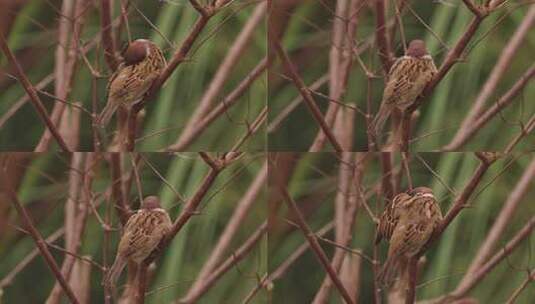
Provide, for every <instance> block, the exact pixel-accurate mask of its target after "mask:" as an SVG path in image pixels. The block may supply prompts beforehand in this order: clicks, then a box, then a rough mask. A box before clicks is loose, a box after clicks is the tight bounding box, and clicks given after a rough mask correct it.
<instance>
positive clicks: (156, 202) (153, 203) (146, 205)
mask: <svg viewBox="0 0 535 304" xmlns="http://www.w3.org/2000/svg"><path fill="white" fill-rule="evenodd" d="M141 208H143V209H147V210H153V209H158V208H161V207H160V199H159V198H158V197H157V196H147V197H145V199H144V200H143V204H142V205H141Z"/></svg>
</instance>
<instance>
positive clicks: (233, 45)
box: [0, 0, 266, 151]
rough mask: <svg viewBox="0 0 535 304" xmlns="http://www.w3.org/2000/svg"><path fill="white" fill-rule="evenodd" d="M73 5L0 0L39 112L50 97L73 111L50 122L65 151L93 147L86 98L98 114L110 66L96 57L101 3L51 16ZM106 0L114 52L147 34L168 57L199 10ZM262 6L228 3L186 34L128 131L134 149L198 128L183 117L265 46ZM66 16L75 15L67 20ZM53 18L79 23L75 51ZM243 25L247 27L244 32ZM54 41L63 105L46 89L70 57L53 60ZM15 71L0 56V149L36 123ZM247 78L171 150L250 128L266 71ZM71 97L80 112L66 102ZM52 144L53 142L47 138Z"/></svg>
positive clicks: (206, 105) (201, 146) (167, 142)
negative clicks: (65, 141) (68, 140)
mask: <svg viewBox="0 0 535 304" xmlns="http://www.w3.org/2000/svg"><path fill="white" fill-rule="evenodd" d="M200 2H201V3H202V4H205V2H206V3H207V2H208V1H200ZM69 3H71V4H70V7H71V9H70V10H69V9H68V7H69ZM73 3H74V2H71V1H59V0H53V1H41V0H7V1H0V20H1V21H0V22H1V26H0V32H1V34H2V35H4V37H5V38H6V40H7V42H8V45H9V47H10V49H11V50H12V52H13V53H14V54H15V56H16V58H17V61H18V62H19V64H20V65H21V66H22V68H23V70H24V72H25V73H26V75H27V76H28V78H29V79H30V81H31V82H32V84H34V85H35V86H37V88H38V89H40V90H41V91H42V92H41V93H40V94H39V95H40V98H41V99H42V101H43V103H44V105H45V107H46V108H47V110H48V112H49V113H52V112H53V108H54V106H56V107H57V105H58V104H61V105H64V102H68V103H69V105H68V106H67V111H65V112H70V111H72V112H74V115H69V114H64V116H65V117H64V118H62V119H63V120H65V122H64V123H63V126H62V127H60V128H59V129H60V131H61V132H62V134H63V135H64V136H65V137H74V138H75V139H76V140H75V141H74V142H75V144H76V146H78V148H76V149H75V150H74V151H92V150H93V139H92V137H93V135H92V128H91V115H90V114H91V112H92V109H93V104H94V103H95V105H96V107H97V111H96V112H97V113H99V112H100V110H101V109H102V108H103V107H104V105H105V103H106V85H107V81H108V78H109V77H110V76H111V74H112V71H111V70H110V68H109V67H108V66H107V65H106V61H105V60H104V50H103V45H102V43H101V33H102V27H101V20H100V18H101V12H102V10H101V9H100V5H101V1H84V2H83V3H82V2H80V3H79V5H80V6H81V7H79V8H78V11H77V12H78V14H74V15H73V16H74V18H70V17H69V16H66V17H65V18H60V16H63V15H65V12H71V13H72V12H73V10H74V8H72V6H73V5H74V4H73ZM110 3H111V4H112V10H111V11H112V16H111V19H112V33H113V34H114V36H113V37H114V38H115V40H116V45H117V49H118V51H120V50H122V48H123V47H124V46H126V43H127V42H128V41H129V35H130V39H132V40H134V39H137V38H145V39H150V40H152V41H154V42H155V43H156V44H157V45H158V46H159V47H160V48H162V50H163V52H164V55H165V57H166V58H167V61H168V62H169V61H170V60H171V57H172V56H173V54H174V53H175V51H177V50H178V49H179V48H180V46H181V45H182V44H183V42H184V40H186V38H187V37H188V35H189V34H190V32H191V31H192V29H193V28H194V25H195V24H196V22H197V21H198V19H199V13H198V12H197V11H196V10H195V9H193V7H192V6H191V5H190V3H189V2H188V1H173V0H170V1H110ZM121 4H124V5H125V6H124V9H125V12H126V14H125V15H124V16H126V18H121V16H122V14H121ZM66 6H67V8H66ZM265 10H266V3H265V2H264V1H230V3H228V4H227V5H225V6H224V7H223V8H221V9H219V10H218V12H217V14H215V15H214V16H213V17H211V18H210V20H209V21H208V23H207V24H206V25H205V26H204V27H203V28H202V31H201V32H200V35H199V36H198V37H197V38H196V39H195V40H194V44H193V46H192V48H191V50H190V52H189V53H188V54H187V56H186V58H185V61H184V62H183V63H182V64H181V65H180V66H178V68H177V69H176V70H175V71H174V73H173V74H172V76H171V77H170V78H169V79H168V80H167V82H166V83H165V85H164V86H163V88H162V89H161V90H160V91H159V93H158V94H157V96H156V97H155V99H154V100H150V102H148V103H147V105H146V107H145V110H146V113H145V116H144V117H143V124H142V127H141V130H140V131H139V134H138V136H137V141H136V149H137V150H143V151H157V150H162V149H164V148H166V147H168V146H171V145H172V144H173V143H176V142H178V139H179V136H181V135H182V136H183V133H184V130H185V129H186V127H188V128H190V129H191V128H193V127H199V126H198V125H199V123H198V122H196V123H194V121H193V119H192V117H194V118H195V120H198V119H199V118H205V117H206V116H208V114H209V113H211V111H212V110H214V109H215V108H217V106H221V104H222V102H223V100H224V99H225V98H228V95H229V94H230V93H231V92H232V91H233V90H235V88H236V87H237V86H238V84H240V83H241V82H242V81H243V79H244V78H245V77H246V76H247V75H249V74H250V73H251V70H252V69H253V68H254V67H256V66H257V65H259V64H260V63H261V60H262V59H263V58H264V57H265V53H266V51H265V49H266V39H265V32H266V29H265V24H264V23H265V18H264V15H263V14H264V13H265ZM73 20H76V21H77V22H76V24H74V23H73V22H72V21H73ZM125 20H127V22H125ZM61 23H66V34H67V35H69V34H72V33H73V31H74V29H75V28H78V29H79V31H80V34H79V39H78V40H76V42H77V44H78V45H79V47H80V48H81V49H82V50H83V52H76V51H75V48H74V47H73V44H72V43H71V44H69V42H71V40H70V39H71V38H72V35H71V36H68V37H67V39H66V40H67V42H65V43H66V44H67V45H62V43H60V41H59V39H61V38H60V36H61V35H60V33H59V26H60V24H61ZM244 28H247V29H248V31H244ZM240 37H241V38H240ZM238 38H240V39H241V44H240V43H238V40H240V39H238ZM61 48H63V51H65V52H66V53H67V54H69V52H74V53H75V54H76V56H75V59H76V60H75V64H74V66H73V67H74V68H73V69H72V71H73V73H72V77H71V78H69V79H68V81H67V89H66V91H67V94H66V95H67V96H66V97H65V98H63V99H61V98H60V99H61V101H63V103H61V102H55V100H54V98H53V97H54V96H55V97H58V96H59V95H61V94H62V93H61V92H59V91H61V89H59V88H55V85H57V84H58V82H57V81H56V79H57V77H58V74H60V75H63V76H65V74H66V73H65V72H64V70H63V69H64V68H65V65H66V64H67V63H68V62H70V61H72V60H70V59H69V58H73V57H72V56H71V57H67V59H69V60H70V61H69V60H67V59H65V60H59V58H62V57H58V56H59V55H58V52H59V49H61ZM231 53H232V55H231ZM238 63H239V64H238ZM67 67H69V65H67ZM222 70H224V72H223V71H222ZM216 75H219V76H218V77H216ZM14 77H15V74H14V66H13V65H11V64H9V63H8V62H7V60H6V57H5V56H4V54H2V56H0V100H2V103H1V104H0V150H5V151H33V150H34V148H35V146H36V145H37V143H38V142H39V140H40V138H41V136H42V134H43V131H44V129H45V126H44V124H43V123H42V122H41V120H40V119H39V116H37V113H36V111H35V109H34V108H33V106H32V105H31V104H30V103H29V102H28V101H27V100H26V98H25V97H24V96H25V92H24V91H23V89H22V87H21V85H20V84H18V83H17V80H16V78H14ZM65 77H67V78H68V76H65ZM216 78H217V79H216ZM252 80H253V81H252V82H251V83H250V85H248V86H246V87H245V90H243V91H242V93H241V94H240V95H235V97H237V98H234V100H233V102H229V101H228V99H227V104H229V107H228V109H227V110H225V111H222V112H220V113H219V115H217V116H215V119H214V120H213V121H211V122H210V123H209V124H208V125H207V126H206V128H204V129H202V131H201V132H199V134H197V135H196V136H194V138H192V139H189V140H188V141H186V142H185V143H184V139H182V140H183V141H182V144H181V145H180V147H179V148H178V149H177V150H178V151H201V150H204V151H216V150H217V151H226V150H229V149H230V148H231V147H232V145H233V143H234V142H235V141H236V140H237V139H238V138H239V137H241V136H243V134H245V133H246V132H247V131H248V130H249V127H250V125H251V124H252V123H253V122H254V121H255V120H256V119H257V118H258V117H259V115H260V114H261V113H262V110H264V107H265V105H266V79H265V73H263V72H262V73H259V74H258V76H257V77H254V78H253V79H252ZM73 103H77V104H78V106H79V107H82V109H83V110H79V109H80V108H77V107H75V106H72V105H71V104H73ZM201 103H202V104H203V106H202V107H201ZM201 108H202V109H201ZM194 113H196V114H195V116H194ZM212 114H213V113H212ZM73 116H74V117H73ZM62 117H63V116H62ZM188 124H189V125H188ZM112 126H113V127H114V126H115V124H114V123H112V124H110V127H109V128H108V129H109V132H112V131H113V127H112ZM263 128H264V124H263V123H262V124H260V130H259V131H258V133H253V135H252V136H251V138H250V139H249V140H247V141H246V142H245V143H244V145H243V146H242V150H251V151H259V150H262V149H263V147H264V144H265V136H263V135H261V134H262V131H261V130H263ZM52 144H53V146H54V145H55V143H54V142H52Z"/></svg>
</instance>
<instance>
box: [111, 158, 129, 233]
mask: <svg viewBox="0 0 535 304" xmlns="http://www.w3.org/2000/svg"><path fill="white" fill-rule="evenodd" d="M109 161H110V171H111V174H110V175H111V179H112V188H111V189H112V197H113V200H114V201H115V204H113V205H114V207H115V210H116V211H117V215H118V216H119V220H120V221H121V224H122V225H123V226H124V225H125V224H126V222H127V221H128V218H129V217H130V213H131V210H130V207H129V206H128V204H127V201H126V197H125V196H124V195H123V190H122V181H123V176H122V173H121V155H120V154H119V153H110V154H109Z"/></svg>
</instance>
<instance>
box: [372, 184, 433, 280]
mask: <svg viewBox="0 0 535 304" xmlns="http://www.w3.org/2000/svg"><path fill="white" fill-rule="evenodd" d="M441 222H442V212H441V211H440V207H439V205H438V203H437V201H436V199H435V196H434V195H433V191H432V190H431V189H429V188H427V187H417V188H414V189H412V190H410V191H407V192H406V193H405V192H403V193H399V194H398V195H396V196H395V197H394V199H393V200H392V203H390V204H389V205H388V206H387V207H386V209H385V210H384V211H383V214H382V215H381V219H380V221H379V225H378V228H377V234H376V238H375V244H378V243H379V242H380V241H381V239H382V238H385V239H386V240H388V241H389V243H390V247H389V248H388V257H387V259H386V261H385V263H384V265H383V268H382V270H381V271H380V272H379V274H378V279H379V282H381V283H382V284H383V285H386V286H389V285H390V284H391V283H392V282H393V280H394V278H395V277H396V275H397V273H398V272H399V271H400V268H401V267H402V266H403V264H404V263H405V262H406V261H407V260H408V259H409V258H412V257H414V256H415V255H416V254H417V253H418V252H419V251H420V249H422V247H423V246H424V245H425V244H426V243H427V241H428V240H429V238H430V237H431V236H432V235H433V232H434V231H435V229H436V228H437V227H438V225H440V223H441Z"/></svg>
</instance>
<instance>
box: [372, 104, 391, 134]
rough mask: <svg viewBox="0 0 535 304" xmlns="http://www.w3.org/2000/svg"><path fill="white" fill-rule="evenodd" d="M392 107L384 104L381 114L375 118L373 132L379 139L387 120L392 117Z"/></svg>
mask: <svg viewBox="0 0 535 304" xmlns="http://www.w3.org/2000/svg"><path fill="white" fill-rule="evenodd" d="M390 110H391V109H390V107H388V106H386V105H384V104H382V105H381V107H380V108H379V112H378V113H377V115H375V118H374V119H373V122H372V125H371V127H372V130H371V131H372V132H374V135H375V136H376V137H377V136H379V133H380V132H381V131H382V130H383V127H384V124H385V122H386V120H387V119H388V116H390V112H391V111H390Z"/></svg>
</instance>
